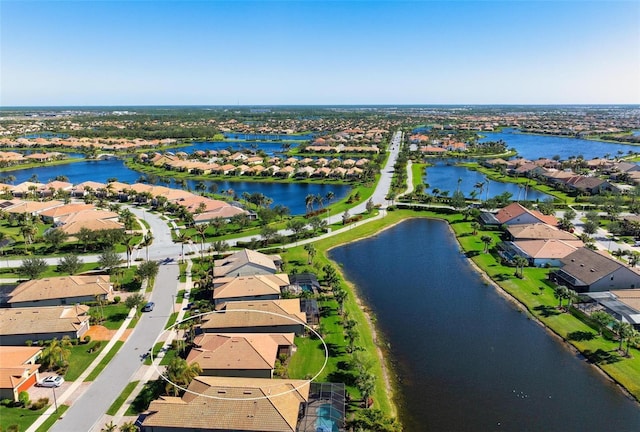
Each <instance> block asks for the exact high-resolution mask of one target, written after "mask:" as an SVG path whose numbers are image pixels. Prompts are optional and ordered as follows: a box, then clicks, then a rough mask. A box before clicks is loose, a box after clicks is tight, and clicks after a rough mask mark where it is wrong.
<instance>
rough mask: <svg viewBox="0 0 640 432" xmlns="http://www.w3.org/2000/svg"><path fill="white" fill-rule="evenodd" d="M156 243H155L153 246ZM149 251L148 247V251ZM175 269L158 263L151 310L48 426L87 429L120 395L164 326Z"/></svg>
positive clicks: (64, 431) (71, 431)
mask: <svg viewBox="0 0 640 432" xmlns="http://www.w3.org/2000/svg"><path fill="white" fill-rule="evenodd" d="M157 247H159V246H156V248H157ZM149 252H150V254H151V248H150V250H149ZM178 276H179V270H178V265H177V263H175V262H172V263H170V264H165V265H161V266H160V271H159V273H158V276H157V278H156V283H155V286H154V289H153V293H152V294H151V297H150V300H152V301H154V302H155V304H156V305H155V308H154V310H153V311H152V312H145V313H142V318H141V319H140V322H138V324H137V325H136V327H135V331H134V332H133V333H132V334H131V335H130V336H129V338H128V339H127V341H126V342H125V344H124V345H123V346H122V348H120V351H119V352H118V353H117V354H116V356H115V357H114V358H113V359H112V360H111V362H110V363H109V365H108V366H107V367H106V368H105V369H104V370H103V371H102V372H101V373H100V375H99V376H98V378H97V379H96V380H95V381H94V382H93V383H92V384H91V386H89V388H88V389H87V391H86V392H84V393H83V394H82V395H81V396H80V398H79V399H78V400H77V401H76V402H74V403H73V404H72V405H71V407H70V408H69V410H68V411H67V412H66V413H65V415H64V418H63V419H62V420H59V421H58V422H56V423H55V425H54V426H53V427H52V428H51V429H50V430H51V431H59V432H87V431H91V430H93V428H94V426H96V427H97V426H101V425H96V424H95V423H96V422H97V421H98V420H99V419H101V418H102V415H103V414H104V413H105V412H106V411H107V409H108V408H109V406H110V405H111V404H112V403H113V401H114V400H115V399H116V398H117V397H118V396H119V395H120V393H121V392H122V390H123V389H124V387H125V386H126V385H127V383H128V382H129V381H130V379H131V377H132V375H133V374H134V373H135V372H136V371H137V370H138V368H139V367H140V365H141V364H142V362H143V360H144V359H143V357H142V356H143V355H144V354H145V353H146V352H148V351H149V350H150V349H151V348H152V345H153V342H154V341H155V340H156V338H157V337H158V335H159V334H160V333H161V332H162V331H163V330H164V326H165V324H166V322H167V320H168V318H169V315H170V312H171V310H172V308H173V298H172V294H175V293H176V287H177V284H178Z"/></svg>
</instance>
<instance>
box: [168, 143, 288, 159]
mask: <svg viewBox="0 0 640 432" xmlns="http://www.w3.org/2000/svg"><path fill="white" fill-rule="evenodd" d="M282 144H283V143H282V142H265V141H260V142H256V141H254V142H244V141H236V142H233V141H202V142H194V143H193V144H191V145H189V146H184V147H174V148H170V149H169V150H170V151H172V152H174V153H175V152H185V153H189V154H191V153H193V152H195V151H196V150H203V151H207V150H216V151H220V150H230V151H233V152H235V151H254V150H262V151H263V152H265V153H266V154H267V155H269V156H273V155H274V154H276V153H281V152H282V151H283V147H282ZM286 144H287V145H289V147H290V148H294V147H296V146H297V145H298V144H295V143H289V142H288V143H286ZM252 146H253V147H252Z"/></svg>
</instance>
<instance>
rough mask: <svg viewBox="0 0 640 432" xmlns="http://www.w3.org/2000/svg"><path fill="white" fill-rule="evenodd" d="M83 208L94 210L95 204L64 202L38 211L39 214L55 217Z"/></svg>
mask: <svg viewBox="0 0 640 432" xmlns="http://www.w3.org/2000/svg"><path fill="white" fill-rule="evenodd" d="M85 210H95V206H94V205H93V204H65V205H61V206H59V207H54V208H51V209H47V210H45V211H43V212H40V215H41V216H47V217H50V218H56V217H60V216H65V215H68V214H72V213H77V212H80V211H85Z"/></svg>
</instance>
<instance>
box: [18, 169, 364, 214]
mask: <svg viewBox="0 0 640 432" xmlns="http://www.w3.org/2000/svg"><path fill="white" fill-rule="evenodd" d="M11 174H12V175H14V176H15V177H16V181H15V184H18V183H21V182H23V181H26V180H28V179H29V178H31V176H32V175H34V174H35V175H37V176H38V180H39V181H41V182H48V181H49V180H51V179H53V178H55V177H57V176H59V175H65V176H67V177H68V178H69V181H70V182H71V183H73V184H77V183H82V182H84V181H87V180H92V181H96V182H101V183H106V181H107V179H109V178H110V177H116V178H117V179H118V181H121V182H123V183H135V182H137V181H138V179H139V178H140V176H142V175H143V174H142V173H139V172H137V171H134V170H132V169H130V168H128V167H127V166H125V164H124V161H122V160H119V159H108V160H99V161H88V160H84V161H81V162H75V163H71V164H67V165H55V166H45V167H39V168H29V169H24V170H16V171H11ZM196 183H197V181H192V180H191V181H189V182H188V185H189V188H190V189H191V190H195V186H196ZM211 183H215V184H216V185H218V190H219V191H220V192H222V191H223V190H228V189H233V191H234V192H235V194H236V195H238V196H241V195H242V193H243V192H248V193H254V192H260V193H262V194H264V195H266V196H268V197H269V198H271V199H272V200H273V205H275V204H282V205H285V206H287V207H289V209H290V210H291V214H294V215H296V214H303V213H304V212H305V210H306V206H305V203H304V201H305V197H306V196H307V195H309V194H314V195H318V194H320V195H322V196H326V194H327V192H333V193H334V195H335V198H334V202H335V201H337V200H340V199H342V198H344V197H345V196H347V194H348V193H349V191H350V190H351V188H350V187H349V186H347V185H335V184H317V183H308V184H305V183H254V182H229V181H211V182H207V181H205V184H206V185H207V187H208V186H209V184H211ZM160 184H161V185H165V184H163V183H160ZM169 186H171V187H175V188H178V186H176V185H175V184H174V183H172V184H170V185H169Z"/></svg>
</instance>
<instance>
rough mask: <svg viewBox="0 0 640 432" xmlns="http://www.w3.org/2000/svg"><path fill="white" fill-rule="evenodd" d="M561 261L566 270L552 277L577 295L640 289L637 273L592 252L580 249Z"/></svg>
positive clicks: (557, 271) (561, 269)
mask: <svg viewBox="0 0 640 432" xmlns="http://www.w3.org/2000/svg"><path fill="white" fill-rule="evenodd" d="M560 261H561V264H562V267H561V268H560V269H559V270H556V271H553V272H551V273H550V274H549V278H550V279H551V280H553V281H554V282H556V283H557V284H560V285H565V286H567V287H569V288H571V289H572V290H574V291H577V292H593V291H611V290H616V289H631V288H638V287H640V274H638V273H637V272H636V271H635V270H633V269H631V268H629V267H627V266H626V265H624V264H623V263H621V262H619V261H616V260H615V259H612V258H609V257H608V256H606V255H604V254H602V253H600V252H596V251H592V250H591V249H587V248H579V249H577V250H576V251H575V252H573V253H571V254H569V255H567V256H566V257H564V258H562V259H561V260H560Z"/></svg>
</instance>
